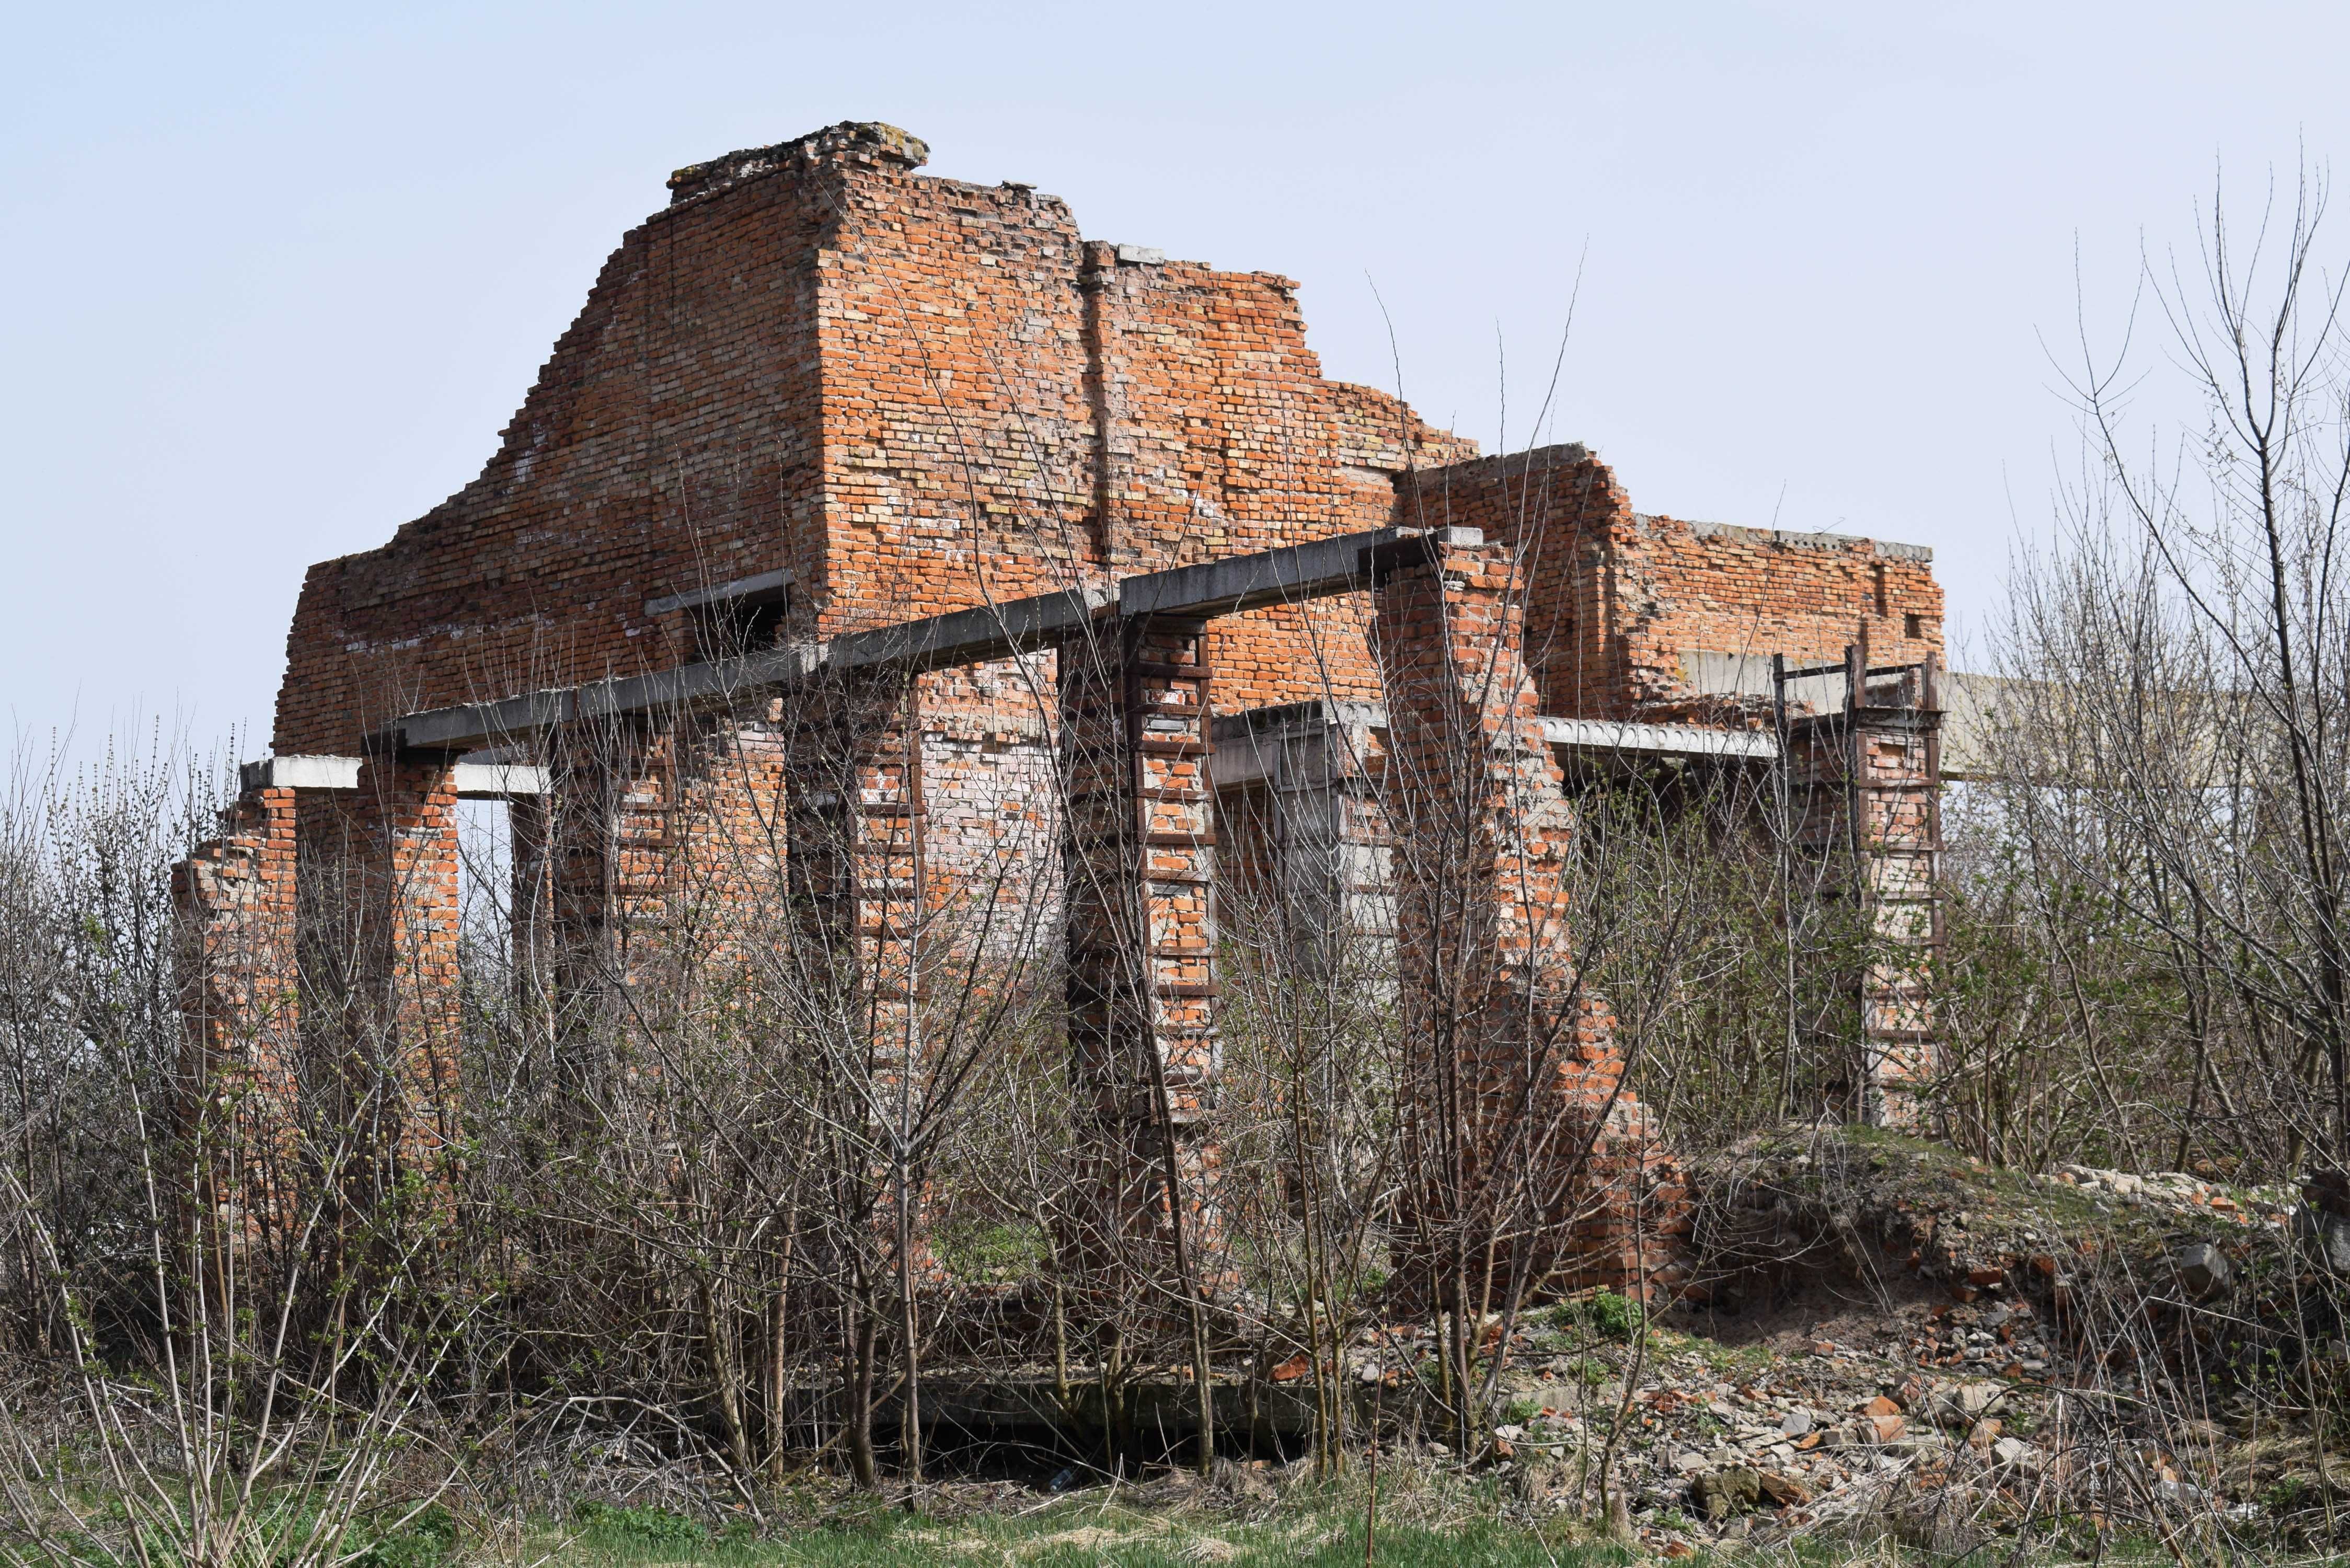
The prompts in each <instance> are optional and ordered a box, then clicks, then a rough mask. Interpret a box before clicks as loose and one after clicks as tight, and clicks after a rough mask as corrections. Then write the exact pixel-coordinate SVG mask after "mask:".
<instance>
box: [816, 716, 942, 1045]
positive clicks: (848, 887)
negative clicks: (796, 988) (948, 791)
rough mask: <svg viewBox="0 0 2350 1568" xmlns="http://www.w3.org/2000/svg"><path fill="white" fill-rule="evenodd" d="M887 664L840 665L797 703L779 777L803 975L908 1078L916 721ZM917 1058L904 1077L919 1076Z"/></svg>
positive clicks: (916, 843)
mask: <svg viewBox="0 0 2350 1568" xmlns="http://www.w3.org/2000/svg"><path fill="white" fill-rule="evenodd" d="M911 691H912V687H911V685H910V680H909V678H907V677H905V676H902V675H897V674H880V675H874V676H858V677H850V678H848V679H847V680H843V681H841V682H838V683H837V684H835V685H831V686H828V687H827V688H825V689H823V690H820V691H814V692H811V693H809V694H808V696H807V697H806V700H805V701H804V702H803V703H801V704H799V705H798V711H797V712H796V714H795V717H796V718H797V720H798V724H797V728H796V730H795V734H794V736H793V739H792V742H791V746H790V751H789V753H788V755H789V760H788V762H787V763H786V767H787V769H788V773H789V779H788V783H787V784H786V787H785V820H786V821H787V823H788V824H789V832H788V834H787V836H786V837H787V840H788V844H789V857H788V867H789V874H790V877H791V886H792V891H793V895H794V899H795V903H796V905H797V907H798V909H800V911H801V931H802V934H803V936H804V937H805V938H806V940H807V941H808V945H809V954H810V958H811V960H812V977H813V978H816V980H817V981H818V983H819V985H820V986H821V987H822V988H823V989H824V990H825V991H827V993H828V1001H827V1005H828V1006H829V1008H830V1010H831V1011H832V1012H833V1014H834V1016H835V1017H836V1018H837V1020H838V1021H840V1022H842V1023H845V1025H846V1026H847V1029H848V1030H849V1032H850V1033H851V1034H852V1035H853V1036H854V1037H855V1038H856V1039H857V1040H858V1042H859V1043H861V1044H862V1045H863V1046H864V1047H865V1048H866V1049H868V1050H869V1051H870V1052H871V1054H872V1061H873V1064H874V1072H875V1075H876V1077H877V1079H879V1080H881V1081H883V1082H885V1083H886V1084H887V1085H899V1084H900V1083H901V1082H902V1081H903V1080H905V1079H906V1077H907V1074H908V1069H909V1064H910V1059H909V1051H910V1050H911V1051H913V1052H916V1053H919V1051H920V1026H921V1018H920V1011H919V1003H920V992H921V973H920V957H921V955H920V951H919V942H918V940H917V939H918V937H919V936H920V928H921V925H922V922H923V917H924V915H925V914H926V912H927V911H926V909H924V907H923V904H922V897H923V878H922V834H921V829H922V815H923V811H922V769H921V732H920V723H919V722H917V721H916V720H915V718H914V715H913V714H912V712H911V711H910V708H909V701H910V695H911ZM920 1076H921V1075H920V1070H919V1068H918V1067H917V1068H915V1069H914V1070H913V1072H912V1074H911V1078H912V1083H913V1084H915V1085H919V1083H920Z"/></svg>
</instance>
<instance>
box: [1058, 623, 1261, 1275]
mask: <svg viewBox="0 0 2350 1568" xmlns="http://www.w3.org/2000/svg"><path fill="white" fill-rule="evenodd" d="M1205 630H1206V627H1205V625H1204V623H1202V622H1200V621H1196V620H1183V619H1178V618H1170V617H1155V618H1150V619H1149V620H1144V621H1129V622H1127V623H1125V624H1124V625H1123V626H1113V627H1111V628H1109V629H1108V630H1107V632H1106V633H1105V635H1103V636H1102V637H1100V638H1099V639H1094V640H1091V641H1088V642H1081V643H1078V644H1076V645H1073V646H1071V647H1070V648H1067V649H1064V650H1063V653H1062V670H1061V675H1062V680H1061V701H1062V717H1061V737H1062V746H1063V754H1064V756H1065V758H1066V772H1065V776H1066V780H1067V797H1066V798H1067V808H1066V841H1067V846H1066V852H1065V853H1066V866H1067V871H1068V885H1067V894H1066V898H1067V908H1066V945H1067V952H1068V959H1067V972H1068V979H1067V985H1068V1032H1069V1049H1070V1055H1071V1061H1072V1072H1073V1075H1074V1077H1075V1079H1076V1085H1077V1092H1078V1094H1079V1095H1080V1096H1082V1102H1083V1103H1082V1104H1081V1108H1080V1116H1081V1117H1082V1118H1083V1120H1084V1121H1085V1122H1086V1123H1087V1126H1086V1127H1085V1128H1084V1129H1083V1131H1082V1132H1081V1135H1080V1136H1081V1137H1083V1138H1085V1140H1086V1141H1087V1144H1088V1145H1089V1149H1088V1152H1087V1154H1086V1155H1085V1156H1083V1157H1082V1158H1085V1159H1086V1160H1087V1163H1088V1164H1090V1165H1092V1166H1093V1167H1094V1168H1096V1170H1097V1172H1098V1174H1097V1178H1096V1179H1095V1180H1094V1181H1093V1182H1092V1183H1091V1184H1090V1185H1091V1186H1092V1187H1093V1188H1094V1189H1095V1190H1096V1191H1097V1194H1098V1195H1099V1198H1100V1200H1101V1203H1102V1205H1103V1207H1102V1209H1101V1210H1099V1211H1098V1212H1097V1213H1095V1214H1094V1215H1092V1216H1091V1217H1090V1222H1089V1223H1088V1224H1087V1226H1086V1228H1085V1229H1086V1231H1087V1233H1088V1234H1087V1236H1086V1237H1084V1238H1082V1240H1084V1241H1087V1242H1088V1243H1089V1244H1091V1245H1092V1246H1095V1247H1098V1248H1102V1249H1105V1250H1107V1251H1109V1252H1111V1253H1112V1254H1113V1255H1115V1254H1120V1253H1122V1254H1124V1255H1125V1258H1126V1259H1127V1261H1128V1264H1129V1266H1132V1265H1133V1262H1134V1261H1136V1260H1147V1259H1164V1260H1167V1261H1169V1262H1174V1261H1176V1260H1178V1259H1179V1258H1180V1260H1181V1265H1182V1268H1183V1271H1184V1272H1185V1273H1186V1274H1187V1275H1188V1276H1189V1278H1188V1280H1187V1283H1189V1284H1191V1285H1193V1286H1196V1287H1212V1286H1214V1285H1215V1284H1217V1283H1218V1282H1220V1280H1221V1278H1222V1272H1223V1271H1222V1263H1221V1262H1219V1261H1218V1260H1219V1259H1220V1258H1221V1256H1222V1251H1223V1237H1222V1229H1223V1227H1222V1218H1221V1215H1220V1213H1219V1209H1218V1204H1217V1199H1216V1168H1217V1163H1218V1154H1217V1151H1216V1149H1215V1147H1214V1146H1213V1144H1212V1143H1211V1141H1209V1140H1208V1138H1207V1137H1205V1136H1204V1135H1205V1133H1206V1129H1207V1121H1208V1118H1209V1116H1210V1115H1211V1113H1212V1112H1213V1111H1214V1109H1215V1106H1216V1097H1217V1091H1218V1087H1219V1083H1220V1080H1221V1077H1222V1042H1221V1040H1220V1039H1219V1038H1218V1036H1217V1033H1216V1004H1217V994H1218V987H1217V982H1216V978H1215V967H1214V956H1215V940H1216V929H1215V921H1214V915H1213V905H1212V900H1211V894H1212V889H1213V885H1214V879H1215V864H1216V863H1215V844H1216V838H1215V826H1214V820H1213V814H1214V796H1213V793H1212V791H1211V789H1210V787H1209V778H1208V756H1209V753H1210V750H1211V745H1210V742H1209V741H1208V737H1207V724H1206V719H1207V711H1208V701H1209V693H1210V691H1211V684H1212V682H1211V676H1210V672H1209V669H1208V667H1207V666H1206V665H1205V664H1204V663H1203V662H1202V660H1201V649H1202V645H1203V643H1204V642H1205V641H1206V639H1205V637H1204V635H1203V634H1204V632H1205ZM1170 1185H1171V1187H1172V1189H1173V1190H1172V1192H1170ZM1170 1197H1171V1198H1173V1199H1175V1201H1176V1202H1178V1203H1180V1206H1181V1213H1182V1222H1181V1226H1180V1236H1179V1235H1178V1234H1177V1227H1176V1226H1175V1224H1174V1221H1173V1218H1172V1215H1173V1210H1170V1201H1169V1200H1170ZM1179 1242H1180V1246H1179ZM1143 1267H1144V1268H1145V1270H1146V1272H1156V1271H1155V1270H1153V1269H1151V1268H1150V1265H1149V1264H1148V1263H1145V1264H1144V1265H1143Z"/></svg>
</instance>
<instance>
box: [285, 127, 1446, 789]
mask: <svg viewBox="0 0 2350 1568" xmlns="http://www.w3.org/2000/svg"><path fill="white" fill-rule="evenodd" d="M922 155H923V150H922V149H921V147H920V143H919V142H915V141H912V140H911V139H909V138H907V137H905V136H904V134H903V133H902V132H894V131H890V130H889V129H888V128H886V127H855V126H850V127H835V128H833V129H832V130H829V131H825V132H819V133H817V134H816V135H814V136H811V137H808V138H805V139H803V140H800V141H799V142H796V143H792V144H787V145H784V146H779V147H776V148H772V149H765V150H761V151H758V152H756V153H738V154H731V155H729V157H728V158H726V159H722V160H719V161H715V162H713V163H712V164H708V165H702V166H699V167H697V168H695V169H692V170H685V171H680V173H679V174H678V176H676V177H675V178H674V179H673V180H672V185H673V187H674V188H675V190H676V195H677V199H676V202H675V203H674V204H673V205H671V207H670V208H669V209H668V210H666V211H664V212H661V213H656V214H654V215H653V216H652V217H650V218H649V219H647V220H646V221H645V223H642V224H640V225H639V227H637V228H636V229H634V230H631V231H630V232H629V234H627V235H626V236H624V237H623V239H622V241H621V244H620V247H619V250H618V251H617V252H615V253H614V254H613V255H612V257H611V259H610V260H609V261H608V262H607V263H606V265H605V267H604V271H603V273H602V275H601V276H600V277H599V278H598V281H597V284H596V286H595V289H594V290H593V292H591V294H590V295H589V296H588V300H587V306H586V307H585V308H584V309H583V310H582V311H581V313H580V315H579V317H578V319H577V321H575V322H574V323H573V325H572V327H571V328H570V330H569V331H567V333H566V334H565V335H564V337H563V338H562V340H561V341H560V342H559V343H558V344H557V345H556V350H555V353H554V355H553V357H552V358H550V359H549V360H548V362H547V364H546V368H545V369H543V370H542V372H541V374H540V377H539V381H538V384H537V385H536V387H535V388H534V389H532V391H531V393H530V395H529V397H528V399H527V400H525V403H524V406H523V409H522V410H521V411H520V412H519V413H518V414H517V415H516V416H515V420H514V422H513V423H512V424H511V425H510V426H509V427H508V429H507V430H506V431H505V433H504V441H503V443H502V445H501V447H500V449H499V451H498V452H497V454H496V455H495V456H494V457H493V458H492V459H491V461H490V462H489V464H488V465H487V466H486V467H485V468H484V471H483V472H482V475H481V477H480V478H479V479H477V480H475V481H474V482H473V483H472V484H470V485H468V486H467V487H466V488H465V489H463V491H461V492H459V493H457V494H456V495H454V496H452V497H451V498H450V500H449V501H447V502H446V503H444V504H442V505H441V506H439V507H436V508H435V509H434V510H433V511H432V512H431V513H429V514H426V515H425V516H424V517H422V518H421V519H419V520H417V521H416V522H414V523H411V524H408V525H406V526H405V527H403V528H401V529H400V531H399V532H398V533H397V534H396V535H394V537H393V538H392V540H391V542H390V543H389V544H388V545H384V546H383V547H382V548H380V549H378V550H373V551H369V552H367V553H365V554H362V555H357V556H346V557H343V558H341V559H339V560H335V561H328V562H325V563H323V564H321V565H319V566H315V567H313V568H312V569H311V571H310V574H309V576H308V578H307V582H306V583H305V585H304V588H303V593H302V598H301V603H300V605H299V607H298V608H297V609H296V615H295V620H294V626H293V629H292V633H291V635H290V636H289V638H288V639H287V656H288V657H287V670H286V681H285V684H284V686H283V688H282V689H281V691H280V694H279V701H278V715H277V723H276V732H275V737H274V739H275V743H276V749H277V750H278V751H279V752H281V753H298V752H332V753H349V752H351V751H354V750H356V749H358V745H359V737H360V736H361V735H362V734H363V733H364V732H367V731H369V730H370V729H372V728H373V727H375V726H377V725H380V723H381V722H384V721H385V720H386V719H389V718H390V717H393V716H396V715H397V714H399V713H401V712H405V711H413V710H415V709H418V708H421V707H429V706H434V705H439V704H443V703H449V702H454V701H470V700H475V699H479V698H483V697H491V696H498V695H504V694H506V693H509V692H513V691H525V690H531V689H535V688H539V687H545V686H553V685H563V684H569V683H573V682H577V681H582V680H597V679H601V678H603V677H605V676H607V675H610V674H616V673H617V674H632V673H636V672H638V671H639V670H653V669H662V668H668V667H671V666H673V665H676V664H680V663H685V662H691V661H692V659H695V658H696V657H698V655H697V654H696V652H695V648H694V641H693V637H692V631H691V625H690V624H689V618H688V614H687V612H685V611H682V610H671V611H667V612H664V613H662V614H660V615H650V614H648V612H647V611H646V608H645V606H646V603H647V601H648V600H651V599H657V598H660V597H666V596H669V595H672V594H676V593H679V592H682V591H689V590H691V589H693V588H696V587H706V586H709V585H712V584H716V583H723V582H726V581H730V580H732V579H734V578H737V577H742V576H754V575H756V574H760V573H764V572H769V571H774V570H776V569H779V568H788V569H790V570H791V571H793V572H794V573H795V574H796V576H797V577H798V587H797V588H796V589H795V594H796V599H797V606H796V610H795V619H796V625H797V630H798V634H799V635H817V636H829V635H832V634H834V633H837V632H839V631H842V630H846V629H848V628H853V627H855V626H858V625H862V624H873V623H877V622H886V621H890V620H899V619H905V618H912V617H917V616H922V615H929V614H933V613H937V612H939V611H942V610H951V609H958V608H962V607H968V606H970V605H972V604H976V603H981V602H983V601H984V600H986V599H988V598H991V597H996V598H1003V597H1017V596H1020V595H1024V594H1029V593H1035V592H1038V591H1041V590H1043V589H1045V588H1049V587H1061V586H1066V583H1067V582H1069V581H1070V580H1071V579H1072V577H1074V576H1092V577H1099V576H1104V575H1120V574H1126V573H1130V572H1135V571H1144V570H1150V569H1154V568H1156V567H1159V566H1169V565H1173V564H1177V563H1179V562H1187V561H1192V560H1200V559H1205V558H1208V557H1209V556H1215V555H1221V554H1229V553H1232V552H1235V551H1246V550H1255V549H1263V548H1266V547H1268V546H1270V545H1280V544H1290V543H1295V542H1297V541H1299V540H1302V539H1308V538H1315V537H1319V536H1322V535H1328V534H1334V533H1343V532H1347V531H1348V530H1351V529H1356V528H1364V527H1375V526H1378V525H1379V524H1383V523H1385V522H1386V521H1387V520H1388V514H1389V512H1390V509H1391V507H1392V504H1393V497H1392V490H1391V488H1390V485H1389V483H1388V479H1389V475H1390V474H1391V473H1393V472H1396V471H1399V470H1400V469H1402V468H1404V467H1405V466H1406V465H1407V463H1408V462H1419V463H1421V464H1426V463H1430V462H1449V461H1452V460H1455V459H1457V458H1460V457H1462V456H1465V455H1467V454H1468V453H1469V452H1471V451H1472V450H1473V448H1472V447H1471V444H1470V443H1468V442H1465V441H1457V440H1455V439H1454V438H1451V437H1449V436H1446V435H1443V434H1442V433H1441V432H1437V431H1429V430H1428V429H1427V428H1426V427H1424V426H1423V425H1421V424H1420V423H1419V421H1418V420H1417V419H1415V418H1414V417H1413V416H1412V415H1411V414H1410V412H1409V410H1406V409H1404V408H1403V407H1402V406H1401V405H1400V404H1399V403H1397V402H1395V401H1394V400H1392V399H1389V398H1387V397H1385V396H1383V395H1382V394H1379V393H1378V392H1374V391H1371V390H1368V389H1364V388H1358V387H1348V386H1344V385H1340V384H1338V383H1334V382H1328V381H1325V380H1324V379H1322V377H1321V368H1320V364H1319V362H1318V360H1317V359H1316V358H1315V356H1314V354H1313V353H1312V352H1311V351H1310V350H1309V349H1307V348H1306V347H1305V322H1304V318H1303V317H1302V315H1301V313H1300V311H1299V309H1298V306H1297V303H1296V297H1295V285H1293V284H1291V283H1290V282H1289V281H1288V280H1286V279H1284V278H1280V277H1277V276H1274V275H1271V274H1266V273H1249V274H1232V273H1219V272H1215V271H1213V270H1211V269H1210V268H1208V267H1206V266H1203V265H1198V264H1195V263H1171V264H1159V263H1152V262H1143V261H1135V260H1129V261H1126V262H1121V261H1119V260H1118V252H1117V249H1116V247H1112V246H1108V245H1101V244H1093V245H1088V244H1086V243H1085V242H1084V241H1082V240H1081V239H1080V237H1079V235H1078V233H1077V229H1076V221H1075V219H1074V217H1073V216H1072V215H1071V213H1070V212H1069V210H1068V208H1067V206H1066V204H1064V203H1063V202H1059V201H1058V200H1056V199H1055V198H1053V197H1049V196H1042V195H1038V194H1037V193H1036V192H1034V191H1033V190H1031V189H1030V188H1029V187H1026V186H1024V185H1017V184H1006V185H1002V186H979V185H971V184H965V183H962V182H956V181H948V180H937V179H931V178H927V177H924V176H921V175H919V174H917V173H915V172H914V168H913V166H914V164H915V163H916V162H919V161H920V157H921V156H922ZM1365 613H1366V612H1365V607H1364V606H1363V605H1362V604H1361V603H1360V602H1351V603H1330V604H1324V605H1317V606H1313V607H1300V608H1295V609H1276V610H1269V611H1265V612H1262V613H1260V614H1258V615H1255V616H1252V617H1249V618H1246V619H1244V620H1243V621H1241V622H1237V623H1233V624H1231V625H1228V626H1226V627H1224V628H1220V629H1219V631H1218V632H1217V633H1216V636H1215V641H1216V643H1217V645H1218V648H1217V651H1218V653H1219V654H1220V655H1222V656H1223V659H1224V662H1225V663H1226V665H1228V666H1229V667H1230V668H1232V669H1233V670H1241V671H1247V672H1248V673H1247V674H1246V675H1245V677H1244V678H1243V679H1239V680H1236V681H1235V684H1234V686H1233V689H1232V691H1231V692H1230V693H1229V695H1230V697H1231V698H1232V700H1233V701H1242V702H1246V703H1251V704H1254V703H1258V702H1271V701H1287V700H1293V699H1295V698H1299V697H1304V696H1309V695H1314V694H1316V692H1318V691H1321V690H1322V689H1323V688H1324V687H1325V686H1326V685H1330V686H1334V687H1335V688H1336V689H1337V690H1339V691H1342V692H1343V693H1344V694H1347V695H1367V694H1369V691H1370V689H1371V684H1372V680H1371V675H1370V670H1369V666H1368V662H1367V653H1366V650H1365V646H1364V643H1363V636H1362V628H1363V624H1364V616H1365ZM1317 664H1318V665H1319V666H1321V667H1322V669H1321V670H1318V671H1317V670H1316V666H1317Z"/></svg>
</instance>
